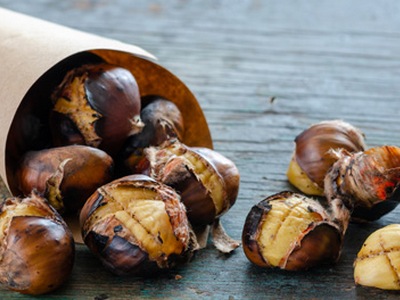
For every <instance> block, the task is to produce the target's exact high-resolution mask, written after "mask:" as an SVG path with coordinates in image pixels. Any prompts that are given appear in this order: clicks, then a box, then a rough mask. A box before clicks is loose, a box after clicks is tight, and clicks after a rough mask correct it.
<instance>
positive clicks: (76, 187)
mask: <svg viewBox="0 0 400 300" xmlns="http://www.w3.org/2000/svg"><path fill="white" fill-rule="evenodd" d="M112 174H113V159H112V158H111V157H110V156H109V155H108V154H107V153H106V152H104V151H102V150H100V149H96V148H93V147H89V146H82V145H71V146H64V147H56V148H50V149H44V150H39V151H30V152H27V153H26V154H25V155H24V156H23V158H22V160H21V163H20V166H19V168H18V169H17V172H16V178H17V182H18V187H19V189H20V191H21V192H22V193H23V194H24V195H29V194H30V193H31V191H32V190H33V189H35V190H36V191H38V192H39V193H40V194H42V195H44V196H45V197H46V198H47V199H48V201H49V203H50V204H51V205H52V206H53V207H54V208H55V209H57V210H58V211H59V212H61V213H67V212H75V211H77V210H79V209H80V208H82V206H83V204H84V203H85V202H86V200H87V198H88V197H89V196H90V195H91V194H92V193H94V191H96V189H97V188H98V187H100V186H102V185H103V184H105V183H107V182H109V181H110V180H111V179H112Z"/></svg>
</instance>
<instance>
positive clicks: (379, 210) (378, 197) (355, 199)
mask: <svg viewBox="0 0 400 300" xmlns="http://www.w3.org/2000/svg"><path fill="white" fill-rule="evenodd" d="M332 155H335V156H336V159H337V162H336V163H335V164H334V165H333V166H332V168H331V170H330V171H329V172H328V174H327V175H326V178H325V193H326V196H327V198H328V200H330V201H332V200H333V199H337V198H338V199H341V201H343V202H344V204H345V205H346V206H347V207H348V208H349V209H350V210H351V211H352V214H351V217H352V220H353V221H361V222H363V221H374V220H377V219H379V218H380V217H382V216H383V215H385V214H387V213H388V212H390V211H392V210H393V209H394V208H395V207H396V206H397V205H398V204H399V201H400V194H399V192H400V189H399V186H400V148H399V147H395V146H382V147H375V148H371V149H368V150H366V151H363V152H357V153H349V152H347V151H345V150H340V151H332Z"/></svg>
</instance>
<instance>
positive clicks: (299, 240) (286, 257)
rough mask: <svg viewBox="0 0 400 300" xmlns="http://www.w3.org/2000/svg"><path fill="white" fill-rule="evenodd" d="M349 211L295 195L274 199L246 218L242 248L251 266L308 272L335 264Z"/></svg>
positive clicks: (289, 194)
mask: <svg viewBox="0 0 400 300" xmlns="http://www.w3.org/2000/svg"><path fill="white" fill-rule="evenodd" d="M348 220H349V211H348V210H347V209H346V208H345V207H344V205H343V204H342V203H340V202H336V203H334V206H331V207H327V208H326V207H324V206H323V205H322V204H321V203H320V202H318V201H316V200H314V199H311V198H307V197H305V196H303V195H300V194H297V193H292V192H281V193H278V194H275V195H272V196H270V197H268V198H266V199H264V200H262V201H260V202H259V203H258V204H257V205H255V206H253V208H252V209H251V210H250V212H249V214H248V215H247V218H246V221H245V224H244V227H243V232H242V244H243V250H244V253H245V255H246V257H247V258H248V259H249V261H250V262H252V263H254V264H256V265H258V266H260V267H265V268H280V269H284V270H291V271H298V270H306V269H309V268H311V267H315V266H318V265H321V264H329V263H335V262H336V261H337V260H338V259H339V257H340V253H341V250H342V245H343V236H344V233H345V231H346V229H347V225H348Z"/></svg>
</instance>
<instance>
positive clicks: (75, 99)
mask: <svg viewBox="0 0 400 300" xmlns="http://www.w3.org/2000/svg"><path fill="white" fill-rule="evenodd" d="M51 99H52V102H53V105H54V106H53V109H52V111H51V114H50V123H51V126H50V127H51V129H52V136H53V143H54V145H55V146H65V145H70V144H84V145H88V146H92V147H96V148H100V149H102V150H104V151H106V152H107V153H109V154H110V155H112V156H114V155H115V154H116V153H118V152H119V151H120V150H121V148H122V146H123V144H124V143H125V142H126V140H127V139H128V137H129V136H131V135H133V134H136V133H138V132H139V131H140V130H141V129H142V127H143V124H142V122H141V120H140V109H141V99H140V94H139V87H138V85H137V82H136V80H135V78H134V77H133V75H132V73H131V72H130V71H129V70H127V69H125V68H122V67H119V66H114V65H110V64H106V63H100V64H88V65H83V66H81V67H78V68H75V69H72V70H70V71H69V72H68V73H67V74H66V76H65V77H64V79H63V81H62V82H61V83H60V85H59V86H58V87H57V88H56V89H55V90H54V92H53V93H52V96H51Z"/></svg>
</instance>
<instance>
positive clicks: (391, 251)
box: [354, 224, 400, 290]
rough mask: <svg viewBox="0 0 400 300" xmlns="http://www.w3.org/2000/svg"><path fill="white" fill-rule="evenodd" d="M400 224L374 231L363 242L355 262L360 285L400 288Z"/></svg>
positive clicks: (357, 280)
mask: <svg viewBox="0 0 400 300" xmlns="http://www.w3.org/2000/svg"><path fill="white" fill-rule="evenodd" d="M399 278H400V224H391V225H387V226H385V227H383V228H381V229H378V230H376V231H374V232H373V233H372V234H371V235H370V236H368V238H367V239H366V240H365V242H364V243H363V246H362V247H361V249H360V251H359V252H358V254H357V259H356V260H355V262H354V281H355V283H356V284H358V285H363V286H369V287H375V288H379V289H384V290H400V281H399Z"/></svg>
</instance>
